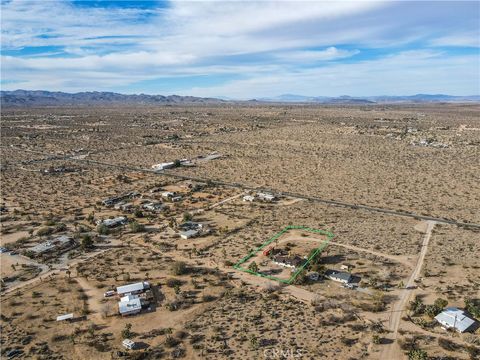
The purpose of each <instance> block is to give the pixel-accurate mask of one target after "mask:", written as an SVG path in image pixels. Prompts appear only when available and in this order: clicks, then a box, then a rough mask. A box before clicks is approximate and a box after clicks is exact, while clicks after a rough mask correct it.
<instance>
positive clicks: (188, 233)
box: [180, 230, 198, 237]
mask: <svg viewBox="0 0 480 360" xmlns="http://www.w3.org/2000/svg"><path fill="white" fill-rule="evenodd" d="M197 234H198V230H187V231H181V232H180V236H186V237H192V236H195V235H197Z"/></svg>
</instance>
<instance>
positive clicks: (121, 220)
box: [97, 216, 127, 228]
mask: <svg viewBox="0 0 480 360" xmlns="http://www.w3.org/2000/svg"><path fill="white" fill-rule="evenodd" d="M126 222H127V218H126V217H125V216H119V217H116V218H113V219H105V220H98V221H97V225H105V226H106V227H110V228H111V227H115V226H119V225H123V224H125V223H126Z"/></svg>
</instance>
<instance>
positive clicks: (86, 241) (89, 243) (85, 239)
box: [82, 234, 93, 249]
mask: <svg viewBox="0 0 480 360" xmlns="http://www.w3.org/2000/svg"><path fill="white" fill-rule="evenodd" d="M91 247H93V240H92V237H91V236H90V235H88V234H85V235H83V236H82V248H84V249H90V248H91Z"/></svg>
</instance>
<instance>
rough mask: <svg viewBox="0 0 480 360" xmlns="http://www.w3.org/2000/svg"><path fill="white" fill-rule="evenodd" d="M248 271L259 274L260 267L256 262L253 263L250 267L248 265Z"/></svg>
mask: <svg viewBox="0 0 480 360" xmlns="http://www.w3.org/2000/svg"><path fill="white" fill-rule="evenodd" d="M248 270H250V271H253V272H255V273H256V272H258V265H257V263H256V262H255V261H253V262H252V263H251V264H250V265H248Z"/></svg>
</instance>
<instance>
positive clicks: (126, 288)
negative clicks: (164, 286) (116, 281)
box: [117, 281, 150, 294]
mask: <svg viewBox="0 0 480 360" xmlns="http://www.w3.org/2000/svg"><path fill="white" fill-rule="evenodd" d="M149 287H150V284H149V283H148V282H146V281H142V282H138V283H134V284H128V285H123V286H119V287H117V293H118V294H127V293H131V292H134V291H142V290H145V289H148V288H149Z"/></svg>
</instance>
